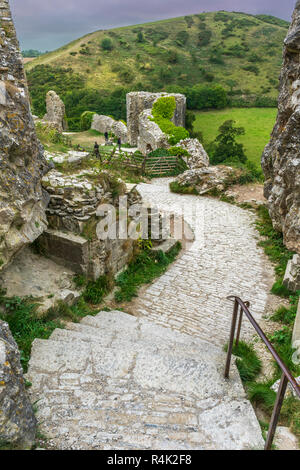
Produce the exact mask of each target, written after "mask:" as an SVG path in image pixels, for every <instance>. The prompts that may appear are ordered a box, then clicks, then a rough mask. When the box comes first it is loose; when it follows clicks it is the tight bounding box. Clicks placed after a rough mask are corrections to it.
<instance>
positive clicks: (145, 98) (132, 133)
mask: <svg viewBox="0 0 300 470" xmlns="http://www.w3.org/2000/svg"><path fill="white" fill-rule="evenodd" d="M162 96H174V97H175V100H176V110H175V113H174V117H173V119H172V120H173V122H174V124H175V125H176V126H183V127H184V126H185V113H186V97H185V96H184V95H181V94H176V93H149V92H145V91H139V92H131V93H128V94H127V97H126V101H127V127H128V142H129V144H130V145H132V146H137V144H138V136H139V118H140V114H141V113H142V112H143V111H145V110H146V109H152V106H153V104H154V102H155V101H156V100H157V99H158V98H161V97H162Z"/></svg>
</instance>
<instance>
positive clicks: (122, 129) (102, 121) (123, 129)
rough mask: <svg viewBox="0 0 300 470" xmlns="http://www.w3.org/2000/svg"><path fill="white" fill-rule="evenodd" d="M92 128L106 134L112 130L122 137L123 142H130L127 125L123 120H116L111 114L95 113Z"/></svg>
mask: <svg viewBox="0 0 300 470" xmlns="http://www.w3.org/2000/svg"><path fill="white" fill-rule="evenodd" d="M91 129H94V130H96V131H98V132H101V133H102V134H104V133H105V132H112V133H113V134H114V135H115V136H116V137H118V138H120V139H121V142H122V143H123V144H126V143H127V142H128V137H127V126H126V125H125V124H124V123H123V122H122V121H115V120H114V119H113V118H111V117H110V116H104V115H99V114H94V116H93V121H92V126H91Z"/></svg>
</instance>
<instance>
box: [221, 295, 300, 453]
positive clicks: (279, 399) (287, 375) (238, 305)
mask: <svg viewBox="0 0 300 470" xmlns="http://www.w3.org/2000/svg"><path fill="white" fill-rule="evenodd" d="M227 299H228V300H232V301H233V302H234V308H233V315H232V322H231V330H230V338H229V344H228V352H227V360H226V367H225V378H227V379H228V378H229V371H230V364H231V356H232V350H233V345H234V342H235V344H236V346H238V344H239V340H240V334H241V327H242V321H243V314H245V315H246V317H247V318H248V320H249V321H250V323H251V325H252V326H253V328H254V329H255V331H256V332H257V334H258V335H259V336H260V338H261V339H262V341H263V342H264V343H265V345H266V346H267V348H268V350H269V351H270V353H271V354H272V356H273V358H274V359H275V361H276V362H277V364H278V365H279V367H280V369H281V371H282V376H281V380H280V385H279V389H278V392H277V396H276V401H275V405H274V409H273V413H272V417H271V422H270V426H269V432H268V436H267V439H266V444H265V450H270V449H271V447H272V443H273V439H274V435H275V431H276V427H277V424H278V420H279V415H280V411H281V407H282V403H283V400H284V396H285V393H286V389H287V385H288V382H289V383H290V384H291V386H292V387H293V389H294V390H295V392H296V395H297V396H298V397H299V398H300V387H299V385H298V384H297V382H296V379H295V377H294V376H293V375H292V373H291V372H290V370H289V369H288V367H287V366H286V365H285V363H284V362H283V360H282V359H281V358H280V356H279V354H278V353H277V352H276V350H275V349H274V347H273V346H272V344H271V343H270V341H269V340H268V338H267V337H266V335H265V334H264V332H263V331H262V329H261V328H260V326H259V325H258V323H257V322H256V321H255V320H254V318H253V316H252V315H251V313H250V312H249V309H248V307H250V304H249V302H243V301H242V300H241V299H240V298H239V297H236V296H230V297H227ZM239 310H240V312H239ZM238 313H240V315H239V322H238V328H237V334H236V340H235V341H234V337H235V331H236V323H237V317H238Z"/></svg>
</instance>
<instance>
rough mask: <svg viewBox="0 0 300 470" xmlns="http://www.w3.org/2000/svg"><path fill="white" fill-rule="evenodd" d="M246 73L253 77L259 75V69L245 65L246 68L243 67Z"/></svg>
mask: <svg viewBox="0 0 300 470" xmlns="http://www.w3.org/2000/svg"><path fill="white" fill-rule="evenodd" d="M243 69H244V70H246V72H251V73H254V74H255V75H259V68H258V67H256V65H246V67H243Z"/></svg>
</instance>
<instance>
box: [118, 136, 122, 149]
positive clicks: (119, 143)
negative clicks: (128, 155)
mask: <svg viewBox="0 0 300 470" xmlns="http://www.w3.org/2000/svg"><path fill="white" fill-rule="evenodd" d="M121 145H122V141H121V138H120V137H119V138H118V147H119V152H121Z"/></svg>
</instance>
